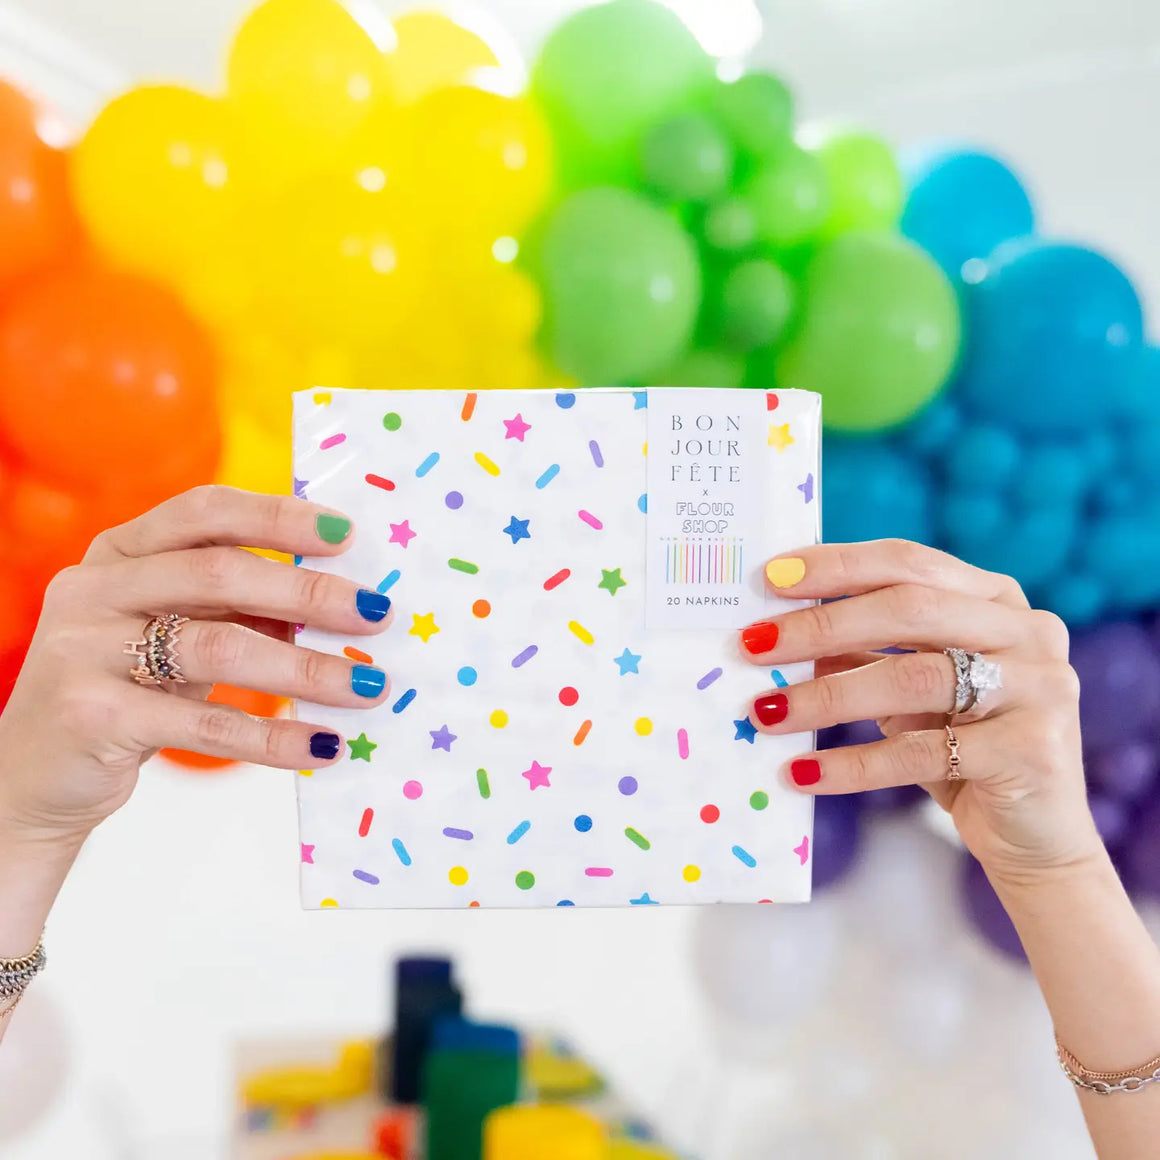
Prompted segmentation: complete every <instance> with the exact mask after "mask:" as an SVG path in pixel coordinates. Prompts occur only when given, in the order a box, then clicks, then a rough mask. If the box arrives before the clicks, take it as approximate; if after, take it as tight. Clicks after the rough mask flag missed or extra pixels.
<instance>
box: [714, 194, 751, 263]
mask: <svg viewBox="0 0 1160 1160" xmlns="http://www.w3.org/2000/svg"><path fill="white" fill-rule="evenodd" d="M702 233H703V234H704V237H705V241H706V242H707V243H708V244H709V245H710V246H712V248H713V249H715V250H722V251H724V252H725V253H727V254H732V253H738V252H739V251H741V250H748V249H749V247H750V246H752V245H753V244H754V243H755V242H756V241H757V217H756V215H755V214H754V212H753V207H752V206H751V205H750V204H749V202H747V201H744V200H743V199H742V198H739V197H729V198H726V199H725V200H724V201H720V202H718V203H717V204H716V205H715V206H712V207H711V208H710V210H709V212H708V213H707V214H706V215H705V224H704V227H703V229H702Z"/></svg>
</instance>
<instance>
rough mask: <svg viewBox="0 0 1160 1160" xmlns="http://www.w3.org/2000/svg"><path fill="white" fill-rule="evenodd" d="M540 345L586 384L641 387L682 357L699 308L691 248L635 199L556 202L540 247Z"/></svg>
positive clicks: (615, 195)
mask: <svg viewBox="0 0 1160 1160" xmlns="http://www.w3.org/2000/svg"><path fill="white" fill-rule="evenodd" d="M540 266H541V279H542V289H543V294H544V312H545V340H546V345H547V348H548V351H549V353H550V354H551V356H552V358H553V359H554V360H555V363H556V365H557V366H558V367H559V368H560V369H561V370H563V371H564V372H565V373H567V374H570V375H575V376H576V377H577V378H578V379H580V380H581V382H583V383H585V384H587V385H598V384H615V383H625V382H633V381H644V380H645V379H647V378H648V377H649V376H650V375H652V374H654V373H655V372H656V371H657V370H658V369H659V368H661V367H664V366H666V365H668V364H670V363H672V362H674V361H675V360H676V359H677V357H678V355H679V354H680V353H681V352H682V351H684V350H685V348H686V347H687V346H688V344H689V340H690V338H691V336H692V333H693V327H694V324H695V323H696V320H697V313H698V311H699V309H700V305H701V269H700V265H699V263H698V259H697V250H696V246H695V245H694V244H693V240H692V238H691V237H690V236H689V235H688V234H687V233H685V231H684V230H683V229H682V228H681V227H680V225H679V224H678V223H677V222H676V221H674V220H673V218H671V217H670V216H668V215H667V214H666V213H665V212H664V211H663V210H660V209H658V208H657V207H656V206H655V205H654V204H653V203H652V202H650V201H648V200H647V199H646V198H644V197H642V196H640V195H639V194H635V193H630V192H629V191H628V190H625V189H617V188H613V187H608V186H604V187H597V188H595V189H587V190H583V191H581V192H580V193H575V194H572V196H570V197H568V198H565V200H564V201H563V202H561V203H560V205H559V206H558V207H557V209H556V210H555V212H554V213H553V214H552V216H551V217H550V218H549V219H548V221H547V223H546V225H545V228H544V234H543V239H542V244H541V252H540Z"/></svg>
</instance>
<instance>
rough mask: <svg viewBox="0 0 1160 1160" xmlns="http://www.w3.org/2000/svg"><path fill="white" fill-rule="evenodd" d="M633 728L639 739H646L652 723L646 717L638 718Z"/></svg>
mask: <svg viewBox="0 0 1160 1160" xmlns="http://www.w3.org/2000/svg"><path fill="white" fill-rule="evenodd" d="M633 728H634V729H635V730H636V731H637V733H639V734H640V736H641V737H647V736H648V735H649V734H650V733H651V732H652V722H651V721H650V720H649V719H648V718H647V717H638V718H637V719H636V724H634V725H633Z"/></svg>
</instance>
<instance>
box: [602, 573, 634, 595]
mask: <svg viewBox="0 0 1160 1160" xmlns="http://www.w3.org/2000/svg"><path fill="white" fill-rule="evenodd" d="M600 575H601V576H603V577H604V579H603V580H601V581H600V583H599V584H597V585H596V587H597V588H607V589H608V595H609V596H615V595H616V590H617V589H618V588H623V587H625V585H627V584H628V581H627V580H625V579H624V577H622V576H621V574H620V569H619V568H613V569H612V571H611V572H610V571H609V570H608V569H607V568H601V569H600Z"/></svg>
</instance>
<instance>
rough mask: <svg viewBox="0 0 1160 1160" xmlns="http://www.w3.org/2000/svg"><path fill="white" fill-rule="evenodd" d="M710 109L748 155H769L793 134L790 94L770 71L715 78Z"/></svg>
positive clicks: (756, 156)
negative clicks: (723, 79)
mask: <svg viewBox="0 0 1160 1160" xmlns="http://www.w3.org/2000/svg"><path fill="white" fill-rule="evenodd" d="M709 109H710V112H711V113H712V115H713V116H714V117H716V119H717V121H718V122H719V123H720V125H721V127H722V128H723V129H724V130H725V131H726V132H727V133H728V134H729V135H730V137H732V139H733V143H734V144H735V145H736V146H737V148H738V149H741V150H743V151H744V152H746V153H748V154H749V155H750V156H751V157H755V158H764V159H768V158H770V157H772V156H773V155H774V154H775V153H776V152H777V151H778V150H779V149H781V148H782V147H783V146H784V145H786V144H787V143H788V142H789V140H790V137H791V136H792V135H793V96H792V95H791V94H790V91H789V89H787V88H786V87H785V85H784V84H782V83H781V81H780V80H778V78H777V77H775V76H774V75H773V74H772V73H764V72H751V73H746V74H745V75H744V76H742V77H739V78H738V79H737V80H735V81H732V82H730V83H724V82H718V83H717V84H716V85H715V86H714V87H713V89H712V92H711V94H710V98H709Z"/></svg>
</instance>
